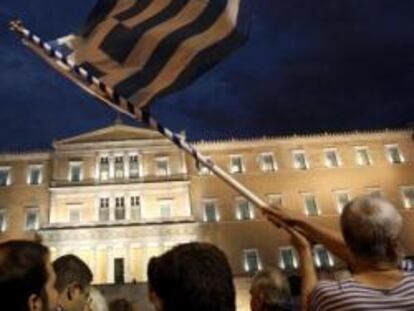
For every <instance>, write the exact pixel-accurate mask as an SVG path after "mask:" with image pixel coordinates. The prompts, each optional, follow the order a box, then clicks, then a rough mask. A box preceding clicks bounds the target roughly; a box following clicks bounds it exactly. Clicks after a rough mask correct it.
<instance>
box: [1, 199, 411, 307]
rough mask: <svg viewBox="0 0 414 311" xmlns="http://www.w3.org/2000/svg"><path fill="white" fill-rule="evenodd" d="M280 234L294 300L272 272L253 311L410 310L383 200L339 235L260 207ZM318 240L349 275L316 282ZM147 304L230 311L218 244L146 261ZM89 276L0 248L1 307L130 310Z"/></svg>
mask: <svg viewBox="0 0 414 311" xmlns="http://www.w3.org/2000/svg"><path fill="white" fill-rule="evenodd" d="M262 212H263V214H264V216H265V217H266V218H267V219H268V220H269V221H270V222H271V223H273V224H274V225H275V227H278V228H282V229H284V230H286V231H287V232H288V233H289V234H290V236H291V240H292V243H293V245H294V246H295V247H296V249H297V252H298V254H299V257H300V263H301V264H300V274H301V279H302V281H301V289H300V301H299V302H298V301H296V300H295V299H292V293H291V291H292V289H291V288H290V287H289V282H288V281H287V278H286V276H285V275H284V274H283V273H282V272H281V271H279V270H278V269H266V270H262V271H259V272H258V273H257V274H256V275H255V276H254V277H253V279H252V283H251V288H250V295H251V300H250V307H251V310H252V311H273V310H320V311H325V310H326V311H327V310H403V311H405V310H414V274H413V273H411V272H408V271H404V270H403V269H401V265H400V263H401V259H402V255H403V249H402V246H401V244H400V240H399V238H400V233H401V229H402V225H403V219H402V217H401V215H400V214H399V212H398V210H397V209H396V208H395V207H394V206H393V205H392V204H391V203H389V202H388V201H386V200H384V199H382V198H378V197H373V196H363V197H358V198H356V199H354V200H353V201H351V202H350V203H349V204H347V205H346V206H345V207H344V209H343V212H342V214H341V217H340V228H341V230H340V232H338V231H335V230H332V229H328V228H324V227H322V226H320V225H316V224H314V223H312V222H309V221H308V220H307V219H306V217H302V216H295V215H292V214H290V213H289V212H287V211H286V210H282V209H280V208H279V207H277V206H275V207H274V208H272V209H270V210H269V209H264V210H262ZM315 242H317V243H321V244H323V245H325V247H326V248H328V249H329V250H330V251H331V252H332V253H333V254H335V255H336V256H337V257H339V258H341V259H342V260H343V261H344V262H345V263H346V264H347V266H348V269H349V271H350V274H349V275H348V276H345V277H341V278H336V279H335V280H320V281H318V278H317V273H316V271H315V267H314V264H313V257H312V244H313V243H315ZM147 276H148V298H149V301H150V302H151V304H152V305H153V307H154V310H156V311H178V310H180V311H187V310H188V311H190V310H192V311H195V310H197V311H212V310H213V311H235V310H236V291H235V287H234V282H233V275H232V271H231V268H230V265H229V262H228V259H227V257H226V255H225V254H224V253H223V251H221V250H220V249H219V248H218V247H216V246H214V245H212V244H208V243H200V242H193V243H187V244H181V245H178V246H176V247H174V248H173V249H171V250H169V251H167V252H166V253H164V254H162V255H161V256H159V257H153V258H152V259H151V260H150V262H149V263H148V267H147ZM92 280H93V275H92V272H91V271H90V269H89V268H88V266H87V265H86V264H85V263H84V262H83V261H82V260H81V259H79V258H78V257H76V256H74V255H65V256H62V257H59V258H58V259H56V260H55V261H54V262H53V263H51V261H50V253H49V250H48V248H47V247H45V246H43V245H42V244H41V243H39V242H35V241H23V240H11V241H7V242H4V243H1V244H0V296H1V299H0V303H1V310H13V311H14V310H16V311H56V310H64V311H95V310H96V311H98V310H99V311H106V310H116V311H127V310H128V311H129V310H133V308H132V305H131V303H130V302H129V301H128V300H126V299H118V300H115V301H112V302H110V303H109V305H108V304H107V303H106V301H105V298H104V297H103V296H102V294H101V293H100V292H99V291H98V290H97V289H96V288H94V287H93V286H91V283H92Z"/></svg>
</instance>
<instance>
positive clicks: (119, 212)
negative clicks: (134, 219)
mask: <svg viewBox="0 0 414 311" xmlns="http://www.w3.org/2000/svg"><path fill="white" fill-rule="evenodd" d="M124 219H125V199H124V197H116V198H115V220H124Z"/></svg>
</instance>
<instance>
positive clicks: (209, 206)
mask: <svg viewBox="0 0 414 311" xmlns="http://www.w3.org/2000/svg"><path fill="white" fill-rule="evenodd" d="M203 209H204V221H206V222H216V221H218V220H219V216H218V211H217V201H216V200H206V201H204V202H203Z"/></svg>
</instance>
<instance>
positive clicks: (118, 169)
mask: <svg viewBox="0 0 414 311" xmlns="http://www.w3.org/2000/svg"><path fill="white" fill-rule="evenodd" d="M124 176H125V175H124V157H123V156H116V157H115V178H116V179H122V178H124Z"/></svg>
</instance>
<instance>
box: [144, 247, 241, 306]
mask: <svg viewBox="0 0 414 311" xmlns="http://www.w3.org/2000/svg"><path fill="white" fill-rule="evenodd" d="M147 273H148V285H149V290H150V298H151V301H152V302H153V303H154V305H155V307H156V309H158V310H163V311H173V310H174V311H175V310H180V311H186V310H192V311H193V310H197V311H211V310H215V311H234V310H235V308H236V307H235V289H234V284H233V277H232V272H231V269H230V265H229V262H228V260H227V258H226V256H225V254H224V253H223V252H222V251H221V250H220V249H218V248H217V247H216V246H214V245H211V244H207V243H188V244H182V245H178V246H176V247H174V248H173V249H172V250H170V251H168V252H166V253H165V254H163V255H161V256H160V257H153V258H151V260H150V262H149V264H148V271H147ZM154 300H155V301H154Z"/></svg>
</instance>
